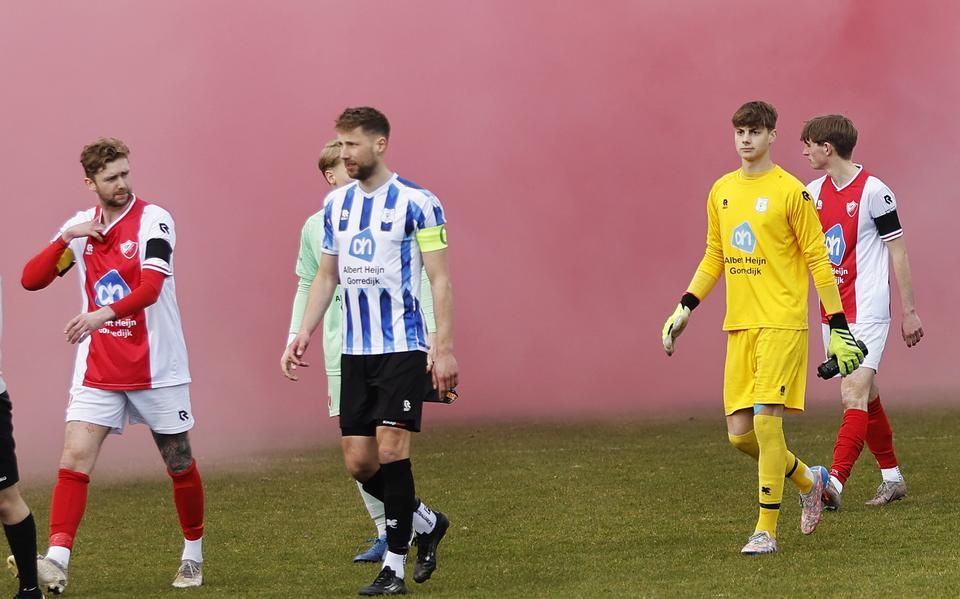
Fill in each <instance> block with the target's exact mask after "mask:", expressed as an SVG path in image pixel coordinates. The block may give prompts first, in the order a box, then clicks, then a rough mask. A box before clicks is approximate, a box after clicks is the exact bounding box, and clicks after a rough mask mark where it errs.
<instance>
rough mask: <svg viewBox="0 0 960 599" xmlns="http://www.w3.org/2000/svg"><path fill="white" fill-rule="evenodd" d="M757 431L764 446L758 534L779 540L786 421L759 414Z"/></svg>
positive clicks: (760, 470) (756, 423) (762, 448)
mask: <svg viewBox="0 0 960 599" xmlns="http://www.w3.org/2000/svg"><path fill="white" fill-rule="evenodd" d="M753 430H754V431H755V432H756V434H757V443H758V444H759V445H760V459H759V461H758V472H759V482H760V492H759V493H758V495H759V498H760V517H759V519H758V520H757V528H756V532H760V531H766V532H768V533H770V536H773V537H775V536H777V519H778V518H779V517H780V502H781V501H782V500H783V474H784V470H783V468H784V464H785V463H786V461H787V460H786V457H787V442H786V441H785V440H784V438H783V418H780V417H777V416H766V415H763V414H755V415H754V417H753Z"/></svg>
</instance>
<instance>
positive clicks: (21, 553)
mask: <svg viewBox="0 0 960 599" xmlns="http://www.w3.org/2000/svg"><path fill="white" fill-rule="evenodd" d="M3 532H4V534H6V535H7V542H8V543H10V551H12V552H13V558H14V559H15V560H17V571H18V572H19V577H20V590H21V591H25V590H32V589H36V588H37V525H36V523H35V522H34V521H33V514H32V513H31V514H27V517H26V518H24V519H23V520H22V521H20V522H19V523H18V524H4V525H3Z"/></svg>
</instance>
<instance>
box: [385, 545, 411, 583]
mask: <svg viewBox="0 0 960 599" xmlns="http://www.w3.org/2000/svg"><path fill="white" fill-rule="evenodd" d="M406 561H407V556H406V555H400V554H399V553H394V552H392V551H387V555H386V556H385V557H384V558H383V567H384V568H390V569H391V570H393V573H394V574H395V575H396V576H397V578H403V564H404V563H405V562H406Z"/></svg>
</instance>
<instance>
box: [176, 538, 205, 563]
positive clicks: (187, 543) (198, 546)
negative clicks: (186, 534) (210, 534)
mask: <svg viewBox="0 0 960 599" xmlns="http://www.w3.org/2000/svg"><path fill="white" fill-rule="evenodd" d="M180 559H192V560H193V561H195V562H197V563H198V564H201V563H203V537H200V538H199V539H197V540H196V541H191V540H189V539H184V540H183V555H182V556H180Z"/></svg>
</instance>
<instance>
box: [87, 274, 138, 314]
mask: <svg viewBox="0 0 960 599" xmlns="http://www.w3.org/2000/svg"><path fill="white" fill-rule="evenodd" d="M129 293H130V286H129V285H127V282H126V281H124V280H123V277H121V276H120V273H118V272H117V270H116V269H113V270H111V271H110V272H108V273H107V274H105V275H103V276H102V277H100V279H99V280H98V281H97V282H96V283H94V284H93V296H94V297H93V299H94V302H96V304H97V305H98V306H99V307H101V308H102V307H104V306H109V305H110V304H112V303H113V302H117V301H120V300H122V299H123V298H125V297H127V294H129Z"/></svg>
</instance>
